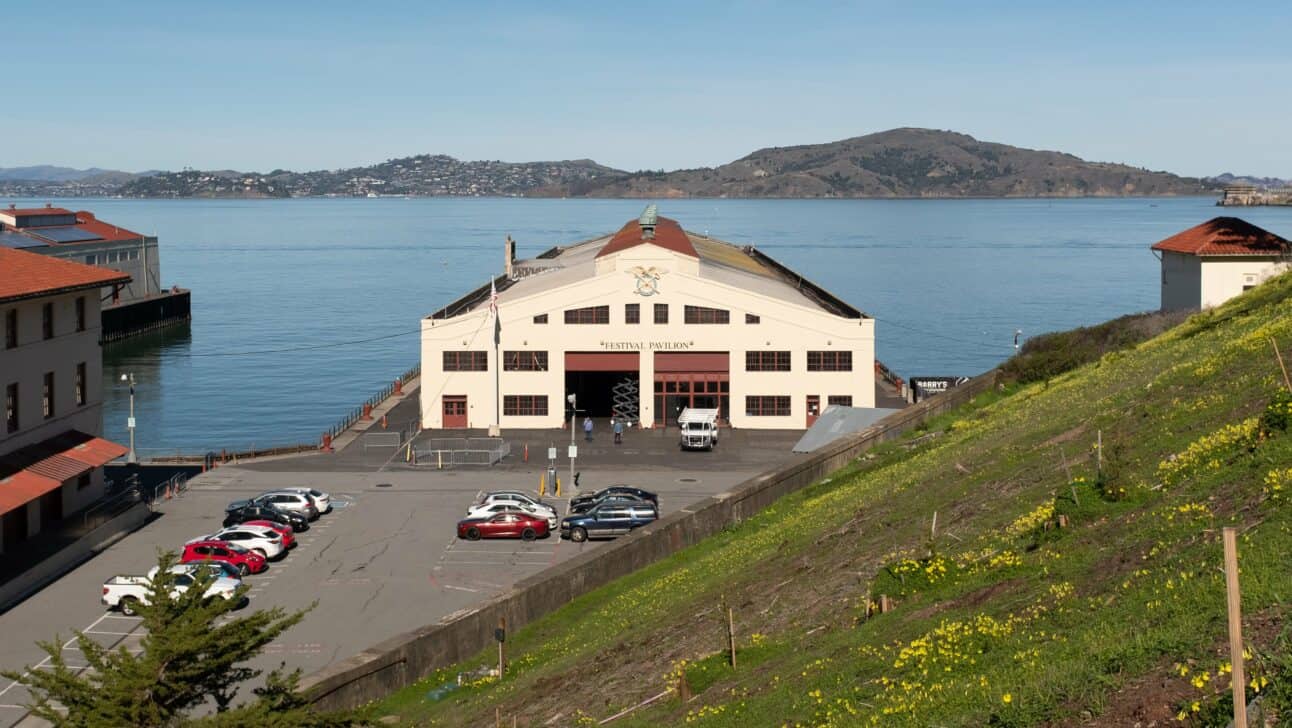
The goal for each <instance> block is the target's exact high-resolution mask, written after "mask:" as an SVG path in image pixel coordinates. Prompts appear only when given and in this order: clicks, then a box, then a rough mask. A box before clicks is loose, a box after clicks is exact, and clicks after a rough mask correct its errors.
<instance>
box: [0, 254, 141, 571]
mask: <svg viewBox="0 0 1292 728" xmlns="http://www.w3.org/2000/svg"><path fill="white" fill-rule="evenodd" d="M129 280H130V278H129V276H127V275H124V274H122V273H119V272H117V271H113V270H106V269H103V268H97V267H92V266H88V265H83V264H81V263H74V262H70V261H64V260H58V259H56V258H52V257H48V256H44V255H37V254H35V253H29V252H26V251H22V250H14V249H11V248H8V247H4V246H0V336H2V337H3V338H2V339H0V396H3V398H4V410H3V418H2V419H0V553H3V552H6V551H9V550H10V549H12V548H13V547H14V546H16V545H17V544H19V543H21V542H22V541H25V540H26V539H28V538H30V537H31V536H34V535H36V534H38V533H40V532H41V531H42V530H43V529H45V528H48V527H50V526H51V525H57V523H58V522H59V521H61V520H62V519H63V518H65V517H66V516H69V515H71V514H73V513H76V512H77V511H80V510H82V509H84V508H85V507H87V506H88V505H90V504H92V503H94V502H95V501H97V500H99V499H100V498H101V497H102V496H103V492H104V480H103V468H102V466H103V465H104V464H106V463H107V462H108V461H110V460H113V459H114V458H117V457H120V456H121V455H124V454H125V452H126V449H125V448H124V447H121V446H120V445H117V444H115V443H112V442H108V441H107V440H104V439H102V438H100V437H99V434H100V433H101V432H102V411H101V410H102V402H103V392H102V389H103V384H102V383H103V370H102V359H101V350H100V347H99V302H100V301H99V299H100V297H101V293H100V291H101V289H102V288H103V287H105V286H106V287H111V286H119V285H124V284H125V283H127V282H129Z"/></svg>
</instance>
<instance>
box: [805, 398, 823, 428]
mask: <svg viewBox="0 0 1292 728" xmlns="http://www.w3.org/2000/svg"><path fill="white" fill-rule="evenodd" d="M820 416H821V395H819V394H809V395H808V396H807V426H808V427H811V426H812V424H813V423H815V422H816V418H818V417H820Z"/></svg>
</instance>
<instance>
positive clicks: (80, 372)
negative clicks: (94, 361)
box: [76, 362, 85, 407]
mask: <svg viewBox="0 0 1292 728" xmlns="http://www.w3.org/2000/svg"><path fill="white" fill-rule="evenodd" d="M76 406H77V407H83V406H85V362H81V363H80V364H77V365H76Z"/></svg>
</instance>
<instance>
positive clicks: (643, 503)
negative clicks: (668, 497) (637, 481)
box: [570, 493, 659, 513]
mask: <svg viewBox="0 0 1292 728" xmlns="http://www.w3.org/2000/svg"><path fill="white" fill-rule="evenodd" d="M611 505H614V506H640V507H643V508H654V509H656V510H659V506H657V505H655V502H654V501H649V500H646V499H645V498H639V497H637V496H635V495H633V494H632V493H605V494H598V495H597V497H595V498H593V499H592V500H583V501H579V502H575V501H571V502H570V513H587V512H588V511H590V510H592V509H593V508H597V507H600V506H611Z"/></svg>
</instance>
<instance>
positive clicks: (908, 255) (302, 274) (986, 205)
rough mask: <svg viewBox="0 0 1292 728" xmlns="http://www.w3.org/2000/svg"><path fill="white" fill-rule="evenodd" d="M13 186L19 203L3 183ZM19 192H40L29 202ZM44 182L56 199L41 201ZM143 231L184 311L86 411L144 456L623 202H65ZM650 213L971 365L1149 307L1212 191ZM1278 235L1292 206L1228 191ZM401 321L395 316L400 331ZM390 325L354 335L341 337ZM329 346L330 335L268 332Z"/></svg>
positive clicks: (901, 344) (886, 335)
mask: <svg viewBox="0 0 1292 728" xmlns="http://www.w3.org/2000/svg"><path fill="white" fill-rule="evenodd" d="M18 202H23V201H21V200H18ZM29 202H35V203H43V202H45V200H31V201H29ZM54 202H56V203H57V202H58V201H57V200H55V201H54ZM62 204H65V205H67V206H69V207H73V208H74V209H90V210H93V211H94V212H96V213H97V214H98V215H99V216H100V217H102V218H104V219H107V220H109V221H112V222H114V223H118V224H120V225H122V226H124V227H128V228H132V229H134V230H138V231H140V232H146V233H155V234H157V235H159V236H160V238H161V246H162V247H161V255H162V278H163V282H164V283H165V284H166V285H170V284H179V285H181V286H185V287H188V288H191V289H192V290H193V324H192V327H191V329H189V330H186V331H184V332H183V333H168V334H165V335H162V336H153V337H150V338H147V339H141V340H138V341H133V342H129V343H125V344H117V345H112V346H110V347H108V348H107V349H106V350H105V352H104V376H105V378H106V380H107V387H108V392H107V396H106V398H105V399H106V405H105V409H104V411H105V415H104V416H105V423H104V425H105V426H104V430H105V432H106V433H107V435H108V436H109V437H111V438H113V439H115V440H117V441H118V442H124V441H125V440H126V438H127V435H126V430H125V420H126V414H125V411H126V407H127V402H126V391H125V389H124V388H123V387H121V386H120V385H119V383H118V382H117V381H116V380H118V379H119V378H120V374H121V373H122V372H126V371H130V372H133V373H134V374H135V377H136V379H137V381H138V386H137V389H136V393H137V396H136V409H137V414H138V419H139V429H138V433H137V436H138V443H139V449H140V451H141V453H142V454H149V453H152V452H157V451H160V450H170V451H172V452H173V451H175V450H176V449H182V450H185V451H192V452H199V451H203V450H206V449H219V448H221V447H230V448H232V447H244V446H250V445H253V444H254V445H256V446H265V445H271V444H284V443H290V442H299V441H316V440H317V438H318V436H319V433H320V432H322V431H323V430H324V429H326V428H327V427H328V426H330V425H331V424H332V423H333V422H334V421H335V420H336V419H337V418H338V417H340V416H341V415H342V414H343V413H344V412H345V411H346V410H348V409H349V408H351V407H354V406H355V405H357V404H358V403H359V402H361V401H362V400H363V399H365V398H366V397H367V396H368V395H369V394H370V393H372V392H374V391H376V390H377V389H378V388H380V387H381V386H383V385H385V384H386V383H388V382H389V381H391V379H393V378H394V377H395V375H397V374H398V373H400V372H402V371H404V370H405V369H407V368H408V367H410V366H412V365H413V364H414V363H416V361H417V356H418V340H417V336H416V333H415V332H416V330H417V326H418V319H419V318H420V317H422V316H424V315H426V314H428V313H430V312H431V311H433V310H435V309H437V308H439V307H441V306H443V305H444V304H445V303H448V302H449V301H451V300H453V299H455V298H457V297H458V296H459V295H461V294H462V293H464V292H465V291H467V290H468V289H470V288H473V287H475V286H477V285H480V284H482V283H485V282H487V280H488V277H489V276H490V275H491V274H493V273H494V272H497V271H500V270H501V265H502V241H503V238H504V236H506V235H507V234H511V236H512V237H513V238H515V239H516V240H517V241H518V243H519V254H520V256H521V257H530V256H532V255H534V254H536V253H538V252H540V251H541V250H543V249H546V248H548V247H550V246H551V245H554V244H558V243H567V242H572V241H576V240H581V239H586V238H589V237H592V236H594V235H598V234H601V233H605V232H609V231H612V230H615V229H617V228H618V227H619V226H620V225H622V224H623V222H624V221H625V220H627V219H629V218H633V217H636V216H637V215H638V213H640V211H641V208H642V204H643V203H642V202H640V201H633V200H513V199H412V200H401V199H375V200H370V199H353V200H351V199H338V200H281V201H268V200H254V201H224V200H179V201H173V200H84V199H82V200H66V201H63V203H62ZM660 208H661V212H662V214H665V215H667V216H669V217H674V218H676V219H678V220H679V221H681V222H682V224H683V225H684V226H685V227H687V228H688V229H691V230H695V231H706V230H707V231H709V232H710V234H712V235H714V236H715V237H719V238H722V239H725V240H728V241H731V242H735V243H752V244H755V245H757V246H759V247H760V248H762V249H764V250H766V251H767V252H768V253H769V254H771V255H772V256H774V257H776V258H778V259H779V260H781V261H782V262H784V263H786V264H787V265H789V266H791V267H793V268H795V269H796V270H798V271H800V272H802V273H803V274H804V275H805V276H807V277H809V278H811V279H813V280H815V281H816V282H817V283H819V284H821V285H822V286H824V287H826V288H827V289H829V290H831V291H832V292H834V293H835V294H837V295H838V296H840V297H842V298H844V299H845V300H847V301H849V302H850V303H852V304H854V305H855V306H857V307H859V308H861V309H862V310H864V311H866V312H867V313H869V314H871V315H873V316H875V317H876V318H877V319H878V323H877V324H876V330H877V332H878V338H879V341H878V345H877V350H878V356H879V358H880V359H881V360H882V361H884V362H885V363H887V364H888V365H889V366H891V367H893V368H894V369H895V370H896V371H897V372H898V373H899V374H901V375H903V376H911V375H921V374H923V375H949V374H975V373H978V372H981V371H983V370H985V369H988V368H990V367H991V366H992V365H994V364H996V363H997V362H999V361H1000V360H1001V359H1003V358H1005V357H1007V356H1008V355H1009V354H1010V353H1011V352H1012V350H1013V346H1012V339H1013V333H1014V330H1015V329H1022V330H1023V332H1024V334H1025V335H1028V334H1036V333H1040V332H1043V331H1052V330H1057V329H1066V328H1071V327H1073V326H1078V325H1083V324H1091V323H1096V322H1099V321H1104V320H1106V319H1108V318H1111V317H1114V316H1118V315H1121V314H1124V313H1130V312H1135V311H1144V310H1148V309H1152V308H1156V306H1157V303H1158V268H1157V261H1156V259H1154V257H1153V256H1152V255H1151V254H1150V252H1149V250H1148V246H1149V245H1150V244H1152V243H1153V242H1155V241H1157V240H1159V239H1161V238H1163V237H1166V236H1167V235H1170V234H1171V233H1174V232H1177V231H1179V230H1182V229H1184V228H1186V227H1189V226H1191V225H1195V224H1197V223H1199V222H1202V221H1204V220H1206V219H1208V218H1210V217H1212V216H1214V215H1216V214H1219V212H1220V211H1219V210H1218V208H1216V207H1214V206H1213V204H1212V200H1211V199H1204V198H1189V199H1173V200H1145V199H1126V200H947V201H917V200H912V201H878V200H875V201H871V200H867V201H840V200H821V201H817V200H758V201H755V200H718V201H714V200H687V201H665V202H663V203H662V204H661V206H660ZM1241 215H1242V216H1243V217H1245V218H1247V219H1248V220H1250V221H1252V222H1254V223H1256V224H1258V225H1262V226H1264V227H1267V228H1270V229H1271V230H1273V231H1275V232H1277V233H1279V234H1282V235H1284V236H1289V237H1292V208H1282V209H1280V208H1255V209H1250V210H1243V211H1242V212H1241ZM397 334H405V335H397ZM386 335H397V336H393V337H392V338H386V339H383V340H379V341H373V342H370V343H365V344H357V345H345V342H350V341H355V340H360V339H371V338H374V337H381V336H386ZM320 344H335V346H330V347H329V348H323V349H312V350H298V351H283V350H285V349H298V348H300V347H309V346H317V345H320Z"/></svg>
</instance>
